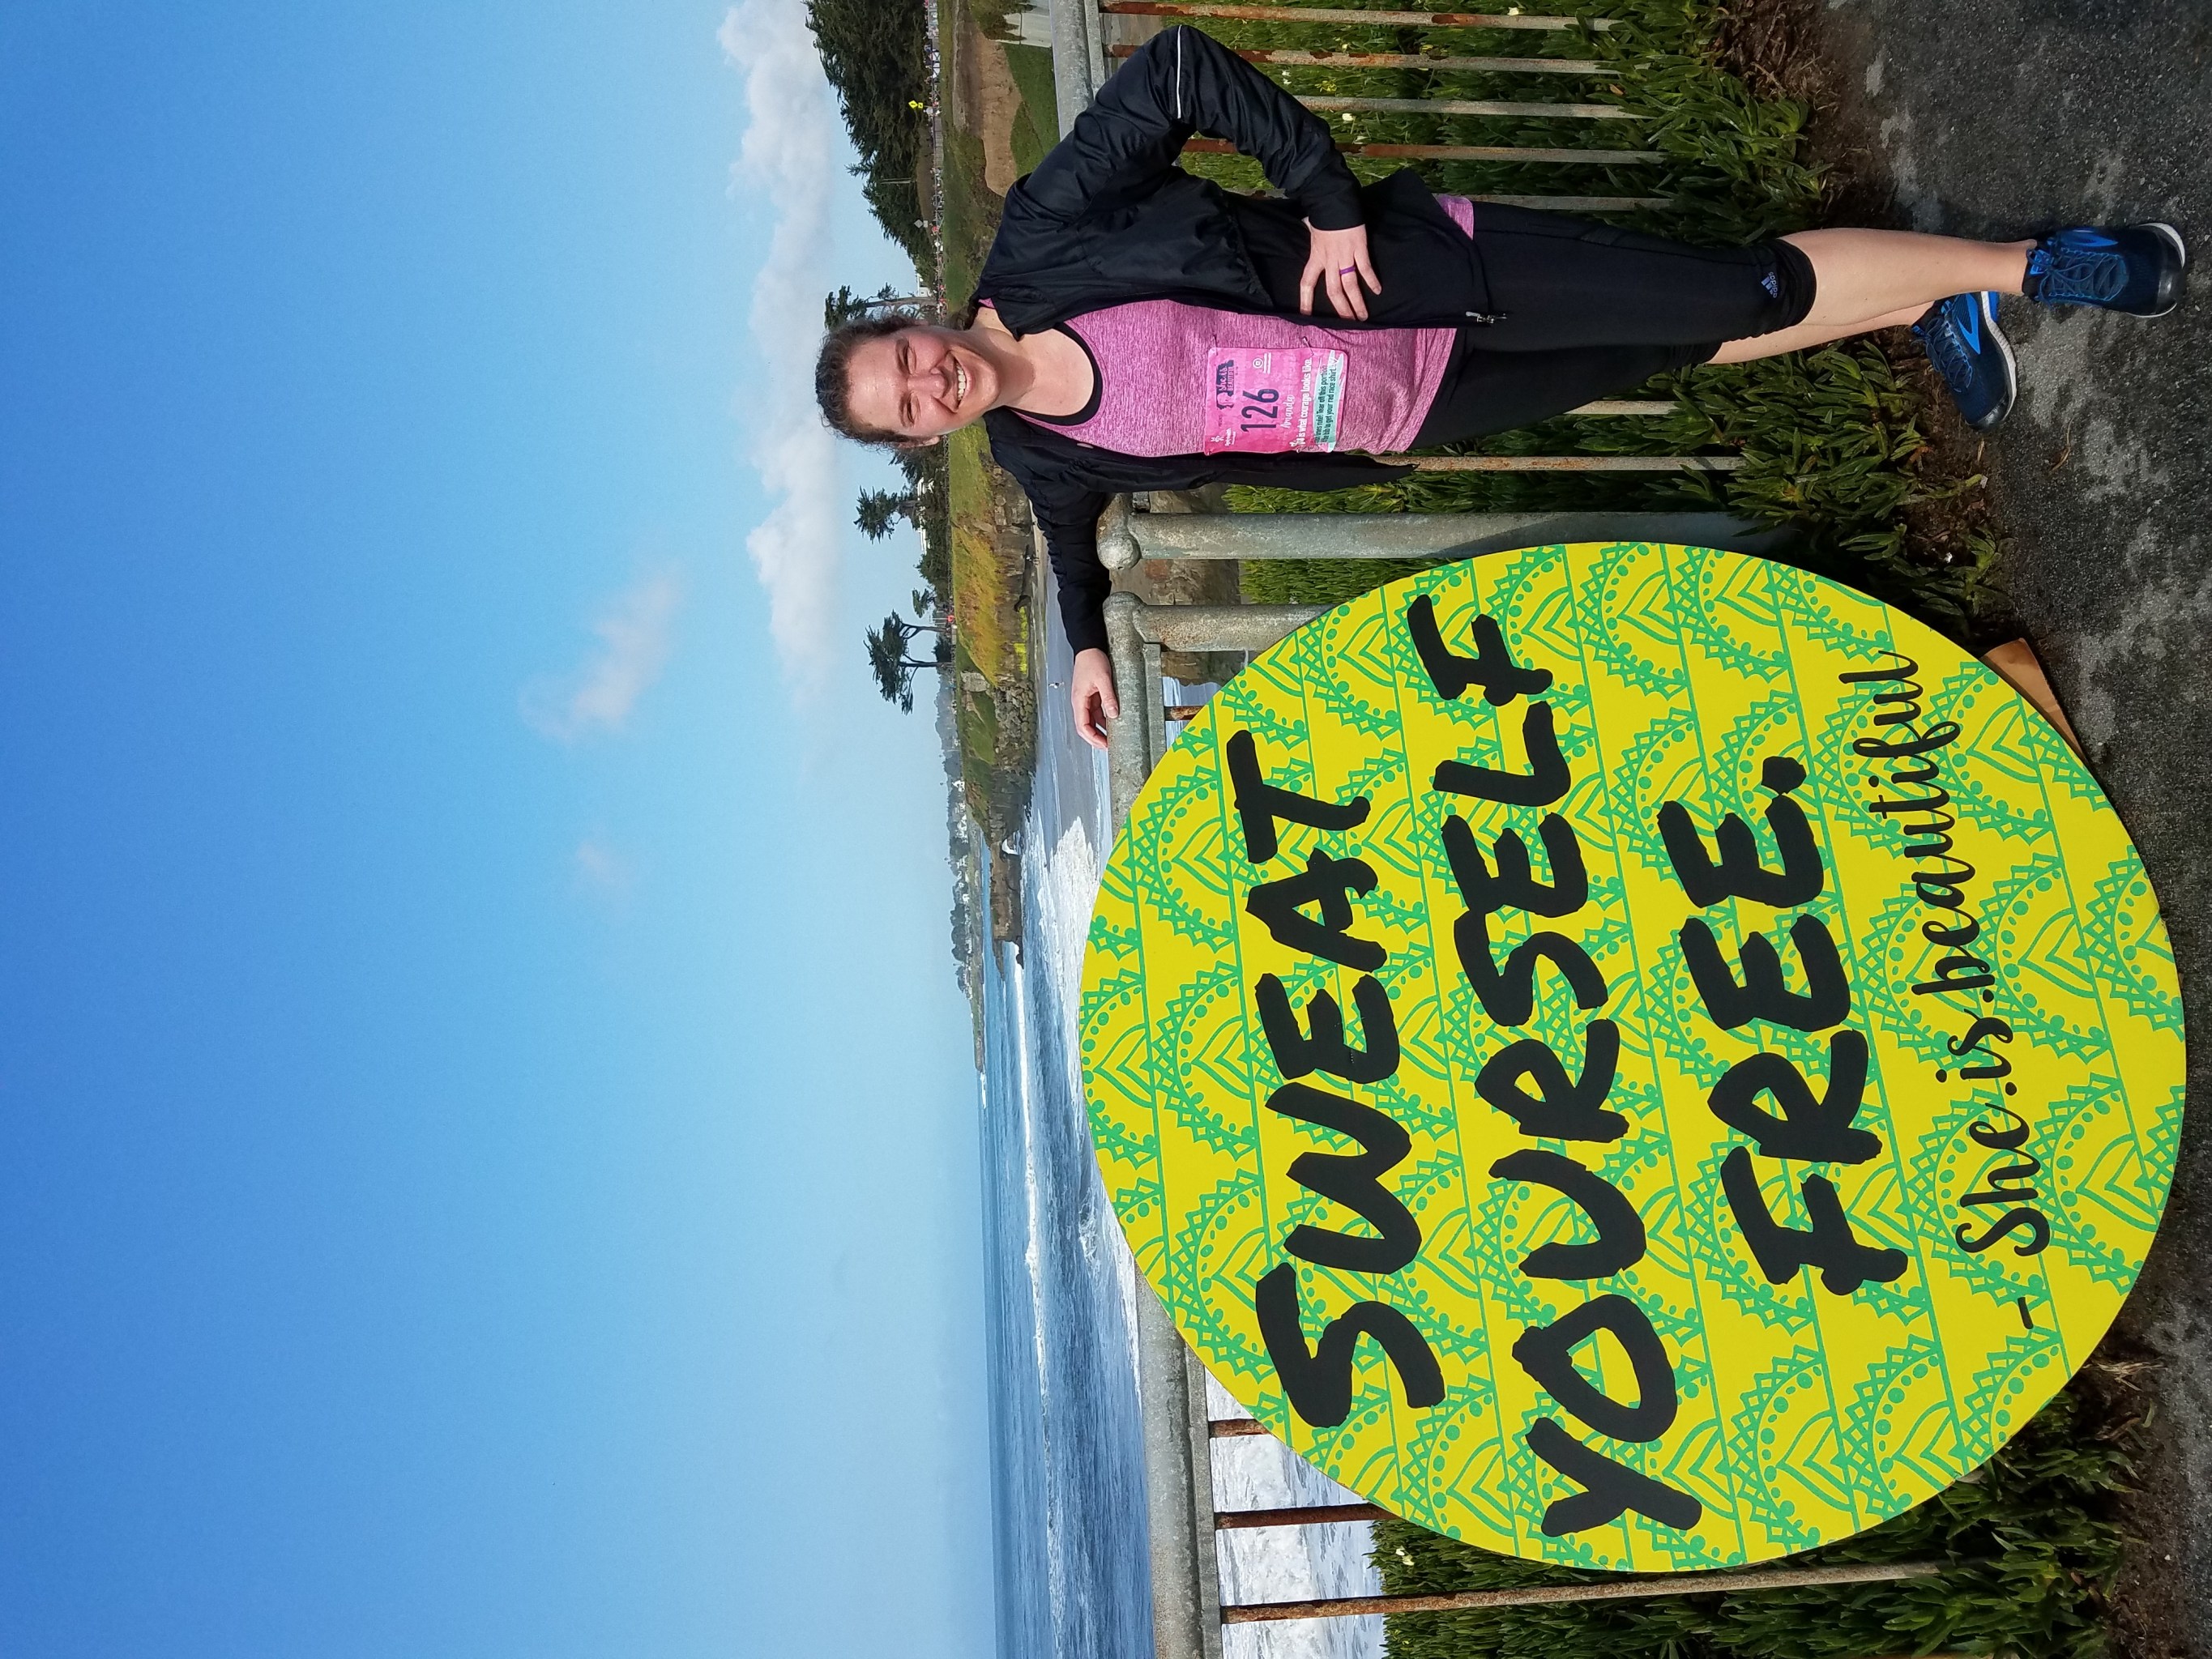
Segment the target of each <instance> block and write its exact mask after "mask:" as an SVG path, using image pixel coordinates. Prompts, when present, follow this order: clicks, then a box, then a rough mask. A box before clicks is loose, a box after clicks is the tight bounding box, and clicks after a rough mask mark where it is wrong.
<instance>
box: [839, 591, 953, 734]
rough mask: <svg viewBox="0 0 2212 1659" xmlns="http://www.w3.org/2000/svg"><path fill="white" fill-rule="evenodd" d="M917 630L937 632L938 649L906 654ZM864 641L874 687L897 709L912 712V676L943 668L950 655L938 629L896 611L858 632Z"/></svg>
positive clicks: (949, 650) (949, 647)
mask: <svg viewBox="0 0 2212 1659" xmlns="http://www.w3.org/2000/svg"><path fill="white" fill-rule="evenodd" d="M917 634H935V635H937V636H938V637H937V649H936V650H935V651H934V652H933V653H931V654H930V655H929V656H927V657H911V656H908V654H907V647H908V645H910V644H911V643H912V642H913V641H914V638H915V635H917ZM860 637H861V638H862V639H863V640H865V641H866V642H867V647H868V671H869V672H870V673H872V674H873V675H874V676H875V677H876V690H878V691H879V692H881V693H882V694H883V699H884V702H895V703H896V704H897V705H898V706H899V713H901V714H912V713H913V712H914V677H915V675H916V674H918V673H920V672H921V671H922V670H923V669H925V668H936V669H942V668H943V667H944V666H945V664H946V663H947V662H948V661H950V660H951V641H950V640H948V639H946V638H945V635H943V633H941V632H940V631H939V629H934V628H931V627H929V626H927V624H925V623H910V622H908V620H907V619H906V618H905V617H902V616H900V615H899V613H898V612H897V611H892V612H891V614H890V616H888V617H884V620H883V625H882V626H881V627H880V628H871V629H868V630H867V631H866V633H865V634H863V635H861V636H860Z"/></svg>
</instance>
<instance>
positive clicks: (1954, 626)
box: [1188, 0, 2002, 644]
mask: <svg viewBox="0 0 2212 1659" xmlns="http://www.w3.org/2000/svg"><path fill="white" fill-rule="evenodd" d="M1581 15H1582V17H1583V21H1585V23H1588V22H1589V21H1595V20H1596V19H1598V18H1600V17H1602V18H1605V19H1607V20H1609V21H1611V23H1612V25H1613V26H1612V27H1610V28H1608V29H1606V30H1603V31H1598V30H1595V29H1590V28H1587V27H1585V28H1583V29H1577V30H1562V31H1558V32H1553V33H1533V32H1523V31H1510V32H1509V31H1498V30H1473V29H1456V30H1445V29H1408V28H1398V27H1376V28H1365V27H1352V26H1345V25H1331V26H1327V27H1312V26H1307V25H1303V24H1295V23H1281V22H1274V23H1236V22H1227V21H1219V22H1212V21H1210V22H1208V23H1207V25H1206V27H1208V29H1209V30H1210V31H1211V32H1212V33H1217V34H1218V36H1219V37H1220V38H1221V39H1222V40H1224V41H1225V43H1227V44H1229V45H1231V46H1241V47H1267V46H1294V47H1299V48H1304V49H1305V50H1309V51H1320V52H1397V53H1409V52H1418V53H1423V54H1426V55H1429V56H1433V57H1445V56H1459V57H1465V56H1498V57H1503V56H1511V57H1519V58H1532V57H1541V58H1579V59H1588V60H1595V61H1597V62H1598V63H1599V64H1601V70H1599V71H1598V72H1595V73H1592V74H1588V75H1542V76H1537V75H1530V74H1525V73H1508V74H1483V75H1475V74H1468V73H1464V72H1456V71H1446V70H1426V69H1423V70H1373V69H1358V70H1345V69H1337V68H1325V67H1310V68H1281V69H1271V70H1269V73H1271V74H1274V75H1275V76H1278V78H1279V79H1280V80H1281V82H1283V84H1284V85H1285V86H1286V87H1288V88H1291V90H1292V91H1294V92H1298V93H1302V94H1339V95H1367V96H1377V97H1392V98H1461V99H1477V98H1480V99H1492V100H1495V99H1514V100H1525V101H1530V102H1566V101H1571V102H1578V103H1601V104H1607V105H1610V106H1614V107H1617V108H1620V109H1622V110H1624V111H1626V112H1629V113H1631V114H1632V115H1633V116H1635V117H1636V119H1634V120H1619V121H1567V120H1559V119H1552V118H1534V119H1527V118H1504V117H1482V118H1473V117H1443V118H1439V117H1432V116H1426V115H1411V114H1402V115H1401V114H1358V115H1356V116H1355V117H1354V118H1352V119H1350V120H1340V121H1338V123H1337V124H1336V125H1338V127H1339V129H1340V131H1341V133H1342V134H1343V135H1344V136H1345V137H1346V138H1347V139H1351V140H1357V141H1359V142H1365V143H1468V144H1517V145H1543V146H1546V147H1549V148H1553V149H1644V148H1648V149H1652V150H1655V151H1656V152H1657V153H1658V154H1659V155H1660V156H1661V158H1662V159H1661V161H1659V163H1657V164H1656V165H1638V166H1634V167H1628V166H1598V165H1593V166H1588V167H1584V166H1578V165H1572V164H1568V165H1559V164H1542V165H1537V164H1528V163H1501V162H1479V163H1478V162H1463V161H1452V162H1431V161H1423V162H1419V163H1416V164H1415V165H1417V166H1419V168H1420V170H1421V172H1422V173H1424V175H1425V177H1427V178H1428V179H1429V180H1430V182H1431V184H1433V185H1436V186H1437V188H1438V189H1442V190H1451V191H1462V192H1466V193H1469V194H1528V195H1537V194H1556V193H1561V192H1570V191H1571V192H1573V193H1576V194H1587V195H1606V196H1624V197H1626V196H1635V197H1667V198H1668V202H1667V205H1666V206H1664V207H1663V208H1655V209H1644V210H1634V211H1629V212H1625V213H1621V214H1618V215H1606V216H1607V217H1613V218H1615V219H1617V220H1618V221H1619V222H1623V223H1629V224H1634V225H1637V226H1639V227H1642V228H1650V229H1654V230H1658V231H1662V232H1664V233H1665V234H1669V235H1674V236H1679V237H1681V238H1683V239H1685V240H1690V241H1697V242H1705V243H1708V244H1713V245H1724V244H1729V243H1735V242H1740V241H1743V240H1748V239H1752V238H1755V237H1759V236H1765V235H1773V234H1781V233H1783V232H1786V231H1789V230H1794V229H1801V228H1806V227H1808V226H1810V225H1812V224H1814V223H1817V222H1819V221H1820V216H1821V212H1822V207H1823V202H1824V195H1823V185H1824V180H1823V179H1822V176H1821V174H1820V172H1819V171H1818V170H1817V169H1816V168H1815V167H1814V166H1813V165H1812V164H1811V162H1810V161H1809V160H1808V133H1807V121H1808V112H1807V110H1806V108H1805V106H1803V105H1802V103H1799V102H1796V101H1793V100H1788V99H1778V98H1763V97H1760V96H1759V95H1757V94H1754V93H1753V91H1752V90H1751V89H1750V88H1748V87H1747V86H1746V85H1745V83H1744V82H1742V81H1741V80H1740V79H1739V78H1737V77H1736V76H1734V75H1731V74H1729V73H1728V72H1727V71H1726V70H1723V68H1722V67H1721V65H1720V63H1719V60H1718V54H1717V51H1716V47H1715V38H1716V34H1717V31H1718V29H1719V28H1720V27H1722V25H1723V21H1724V19H1723V7H1721V6H1719V5H1716V4H1712V3H1710V0H1612V3H1610V4H1608V5H1607V6H1605V7H1602V8H1600V9H1593V10H1590V11H1588V12H1584V13H1582V14H1581ZM1188 165H1190V166H1191V167H1193V168H1194V170H1196V171H1200V172H1204V173H1208V174H1210V175H1212V176H1214V177H1216V178H1218V179H1220V180H1221V181H1222V182H1223V183H1225V184H1228V185H1233V186H1235V187H1238V188H1245V189H1251V188H1258V187H1261V185H1262V184H1263V182H1264V181H1263V180H1262V179H1261V177H1260V175H1259V173H1258V171H1257V168H1256V167H1255V165H1254V164H1253V163H1251V162H1250V161H1247V160H1246V159H1245V158H1243V157H1241V156H1218V155H1194V156H1192V157H1190V158H1188ZM1400 165H1402V163H1400V162H1397V161H1370V160H1367V159H1364V158H1363V159H1355V160H1354V161H1353V162H1352V167H1353V168H1354V170H1355V171H1356V172H1358V173H1361V174H1363V175H1364V176H1367V177H1375V176H1378V175H1380V174H1381V173H1384V172H1386V171H1388V170H1389V169H1390V168H1393V167H1397V166H1400ZM1901 349H1903V350H1905V351H1909V350H1910V348H1901ZM1929 389H1930V388H1929V385H1928V384H1927V383H1926V382H1925V381H1924V380H1923V377H1922V375H1921V374H1920V373H1919V372H1918V371H1917V370H1916V369H1914V368H1911V367H1909V366H1908V363H1907V362H1901V361H1898V360H1893V357H1892V356H1891V355H1890V354H1889V352H1888V351H1887V350H1885V349H1884V346H1883V345H1882V344H1880V343H1869V342H1855V343H1849V344H1845V345H1840V346H1834V347H1830V348H1828V349H1825V350H1822V351H1819V352H1815V353H1811V354H1808V355H1804V356H1798V357H1791V358H1783V359H1777V360H1772V361H1769V362H1759V363H1747V364H1741V365H1735V366H1730V367H1726V368H1697V369H1692V370H1690V371H1688V372H1687V373H1686V374H1680V375H1674V376H1663V377H1661V378H1660V379H1659V380H1655V381H1653V382H1652V383H1651V384H1650V385H1649V386H1645V387H1644V388H1643V389H1642V391H1641V392H1640V393H1638V394H1635V395H1640V396H1643V397H1646V398H1674V399H1675V400H1676V401H1677V403H1678V404H1679V408H1678V410H1677V412H1676V413H1674V415H1672V416H1667V417H1664V418H1652V417H1607V418H1601V419H1573V418H1567V419H1561V420H1558V421H1553V422H1546V423H1545V424H1544V425H1542V426H1540V427H1534V428H1525V429H1523V430H1521V431H1518V432H1511V433H1501V434H1498V435H1495V436H1492V437H1490V438H1487V439H1485V440H1482V441H1480V442H1479V443H1474V444H1468V445H1462V446H1455V449H1454V452H1452V453H1486V454H1565V453H1620V454H1682V453H1711V454H1728V455H1736V456H1740V457H1741V459H1742V460H1743V462H1744V465H1743V467H1742V469H1741V471H1736V472H1734V473H1729V474H1701V475H1692V474H1683V475H1671V474H1651V473H1645V474H1628V475H1613V476H1611V477H1606V476H1602V475H1599V476H1589V475H1583V476H1580V477H1577V476H1574V475H1560V474H1553V475H1532V474H1514V473H1488V474H1480V473H1457V474H1425V475H1417V476H1415V477H1410V478H1407V479H1406V480H1403V481H1401V482H1399V483H1392V484H1388V485H1383V486H1377V487H1370V488H1366V489H1359V490H1356V491H1346V492H1342V493H1340V494H1339V495H1334V496H1313V495H1301V494H1299V493H1297V492H1292V491H1277V490H1261V489H1237V490H1233V491H1231V506H1232V507H1235V508H1237V509H1239V510H1243V511H1248V512H1301V511H1304V512H1329V511H1337V512H1452V511H1462V512H1471V511H1508V510H1516V509H1524V510H1542V509H1553V508H1559V509H1565V508H1584V509H1595V510H1604V509H1624V510H1627V509H1645V510H1650V509H1659V508H1668V507H1726V508H1729V509H1730V510H1733V511H1735V512H1736V513H1741V515H1743V516H1745V517H1747V518H1749V519H1752V520H1756V521H1758V522H1759V523H1761V524H1766V525H1773V526H1787V527H1789V528H1790V529H1791V530H1793V531H1794V532H1796V534H1797V536H1798V538H1800V539H1799V541H1798V543H1797V544H1796V548H1795V550H1793V551H1792V552H1790V553H1789V554H1787V555H1784V556H1787V557H1790V558H1792V559H1793V560H1795V561H1796V562H1800V563H1802V564H1804V565H1806V566H1807V567H1808V568H1813V569H1816V570H1819V571H1821V572H1822V573H1823V574H1830V575H1833V576H1836V577H1838V579H1839V580H1844V581H1848V582H1850V584H1851V585H1853V586H1857V587H1859V588H1862V589H1863V590H1865V591H1867V592H1873V593H1875V594H1877V595H1879V596H1880V597H1881V598H1882V599H1887V600H1888V601H1890V602H1891V603H1893V604H1895V605H1900V606H1901V607H1903V608H1905V609H1906V610H1909V611H1912V612H1914V613H1915V614H1917V615H1918V616H1920V617H1922V618H1923V619H1924V620H1926V621H1928V622H1929V623H1932V624H1934V625H1936V627H1938V628H1940V629H1943V631H1945V632H1947V633H1948V634H1950V635H1953V636H1954V637H1956V638H1959V639H1960V640H1961V641H1965V642H1966V643H1969V644H1980V643H1987V642H1994V641H1993V638H1992V637H1991V636H1993V635H1996V636H2001V634H2002V629H2001V623H2002V607H2001V606H2000V605H1998V604H1997V603H1996V596H1995V595H1994V593H1993V592H1992V591H1991V589H1990V586H1989V583H1988V575H1989V570H1990V564H1991V562H1992V560H1993V559H1994V556H1995V554H1996V541H1995V538H1994V537H1993V536H1992V535H1991V534H1990V532H1989V531H1988V529H1987V527H1986V526H1985V525H1984V523H1983V522H1982V521H1981V519H1980V516H1979V513H1978V501H1977V499H1976V492H1977V491H1978V488H1979V484H1980V480H1979V479H1978V477H1973V476H1972V475H1971V474H1970V473H1969V472H1967V471H1966V469H1965V468H1963V467H1961V466H1960V465H1958V464H1957V462H1956V460H1955V459H1954V456H1953V454H1952V453H1951V452H1950V451H1948V449H1946V448H1945V447H1941V446H1939V445H1937V444H1936V443H1933V442H1931V441H1930V439H1929V425H1930V423H1931V411H1930V410H1929V404H1928V402H1927V398H1928V396H1929ZM1939 395H1940V394H1939ZM1935 418H1936V419H1942V420H1948V416H1940V415H1939V416H1936V417H1935ZM1403 568H1407V567H1398V568H1390V567H1387V566H1378V565H1376V564H1374V563H1371V562H1354V561H1343V562H1316V563H1310V564H1297V565H1293V564H1289V563H1282V564H1254V565H1250V566H1248V567H1247V569H1246V574H1245V585H1246V591H1247V592H1248V594H1249V597H1251V598H1253V599H1274V600H1297V601H1304V602H1307V603H1333V602H1334V601H1336V600H1339V599H1346V598H1348V597H1350V596H1351V595H1352V594H1353V593H1356V592H1361V591H1363V590H1364V589H1365V588H1366V587H1368V586H1371V585H1372V584H1374V583H1375V582H1376V581H1378V580H1386V579H1388V578H1389V576H1392V575H1395V574H1400V572H1401V570H1402V569H1403Z"/></svg>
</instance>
